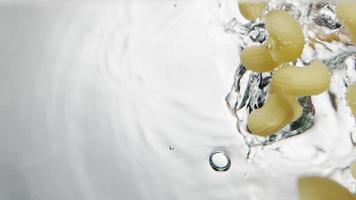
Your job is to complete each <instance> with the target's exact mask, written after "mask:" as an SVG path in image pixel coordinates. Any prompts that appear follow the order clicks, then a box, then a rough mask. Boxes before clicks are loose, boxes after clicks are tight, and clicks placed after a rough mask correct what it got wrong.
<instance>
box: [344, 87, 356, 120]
mask: <svg viewBox="0 0 356 200" xmlns="http://www.w3.org/2000/svg"><path fill="white" fill-rule="evenodd" d="M346 100H347V103H348V105H349V106H350V108H351V111H352V114H353V115H354V116H355V117H356V83H354V84H353V85H351V86H349V87H348V88H347V94H346Z"/></svg>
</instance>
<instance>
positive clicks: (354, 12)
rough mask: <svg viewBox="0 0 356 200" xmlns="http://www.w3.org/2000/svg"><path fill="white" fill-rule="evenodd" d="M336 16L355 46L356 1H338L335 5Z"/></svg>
mask: <svg viewBox="0 0 356 200" xmlns="http://www.w3.org/2000/svg"><path fill="white" fill-rule="evenodd" d="M336 14H337V16H338V18H339V19H340V21H341V23H342V24H343V25H344V26H345V28H346V29H347V31H348V32H349V34H350V37H351V40H352V42H353V43H354V44H356V1H354V0H340V1H338V2H337V4H336Z"/></svg>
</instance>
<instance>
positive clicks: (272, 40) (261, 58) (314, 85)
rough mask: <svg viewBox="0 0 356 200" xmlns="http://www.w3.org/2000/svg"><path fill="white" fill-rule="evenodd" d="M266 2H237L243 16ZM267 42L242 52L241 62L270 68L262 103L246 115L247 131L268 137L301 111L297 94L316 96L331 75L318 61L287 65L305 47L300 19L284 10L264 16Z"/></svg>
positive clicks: (256, 14) (253, 14) (250, 16)
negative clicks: (268, 83) (268, 82)
mask: <svg viewBox="0 0 356 200" xmlns="http://www.w3.org/2000/svg"><path fill="white" fill-rule="evenodd" d="M265 7H266V2H262V1H256V2H254V1H243V2H241V3H240V4H239V8H240V10H241V14H242V15H243V16H244V17H246V19H250V20H255V19H256V18H258V17H259V16H260V15H261V13H262V12H263V9H264V8H265ZM264 21H265V26H266V30H267V32H268V33H269V37H268V39H267V41H266V42H265V43H264V44H262V45H260V46H252V47H248V48H246V49H244V50H243V51H242V52H241V55H240V58H241V63H242V64H243V65H244V66H245V67H246V68H247V69H249V70H251V71H254V72H259V73H262V72H271V71H273V77H272V84H271V88H270V91H269V95H268V99H267V101H266V103H265V105H264V106H263V107H262V108H260V109H257V110H255V111H253V112H252V113H251V114H250V115H249V117H248V124H247V126H248V128H249V130H250V131H251V132H252V133H253V134H255V135H259V136H269V135H271V134H274V133H276V132H277V131H279V130H281V129H282V128H283V127H284V126H286V125H287V124H289V123H290V122H292V121H295V120H296V119H298V118H299V117H300V115H301V114H302V107H301V106H300V104H299V102H298V100H297V97H299V96H311V95H317V94H320V93H322V92H324V91H325V90H327V89H328V87H329V84H330V74H329V70H328V68H327V66H325V65H324V64H323V63H322V62H321V61H318V60H316V61H314V62H312V63H311V64H310V65H309V66H306V67H297V66H293V65H290V64H288V63H289V62H291V61H294V60H296V59H297V58H299V57H300V56H301V54H302V52H303V49H304V43H305V42H304V33H303V30H302V27H301V25H300V24H299V22H298V21H297V20H296V19H294V18H293V17H292V16H291V15H289V14H288V13H287V12H285V11H283V10H273V11H270V12H268V13H267V14H266V15H265V16H264Z"/></svg>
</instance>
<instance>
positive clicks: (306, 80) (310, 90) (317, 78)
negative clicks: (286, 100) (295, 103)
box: [272, 60, 330, 96]
mask: <svg viewBox="0 0 356 200" xmlns="http://www.w3.org/2000/svg"><path fill="white" fill-rule="evenodd" d="M272 85H273V87H275V88H277V89H278V90H279V91H281V92H282V93H285V94H288V95H293V96H311V95H317V94H320V93H322V92H324V91H326V90H327V89H328V88H329V85H330V73H329V69H328V67H327V66H326V65H324V64H323V63H322V62H321V61H319V60H317V61H314V62H312V63H311V64H310V65H309V66H306V67H295V66H291V65H284V66H282V67H281V68H279V69H278V70H277V71H276V72H275V73H274V74H273V77H272Z"/></svg>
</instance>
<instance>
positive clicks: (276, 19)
mask: <svg viewBox="0 0 356 200" xmlns="http://www.w3.org/2000/svg"><path fill="white" fill-rule="evenodd" d="M265 23H266V30H267V31H268V33H269V39H268V42H269V44H270V46H271V48H272V51H271V52H272V57H273V59H274V60H275V61H277V62H280V63H286V62H290V61H293V60H296V59H297V58H299V57H300V55H301V54H302V52H303V49H304V43H305V41H304V33H303V30H302V27H301V25H300V24H299V22H298V21H297V20H296V19H294V17H292V16H291V15H289V14H288V13H287V12H285V11H283V10H273V11H271V12H269V13H268V14H267V15H266V16H265Z"/></svg>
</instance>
